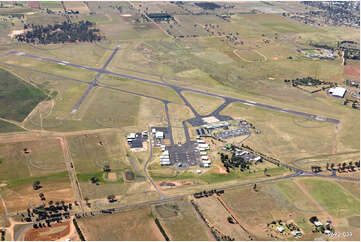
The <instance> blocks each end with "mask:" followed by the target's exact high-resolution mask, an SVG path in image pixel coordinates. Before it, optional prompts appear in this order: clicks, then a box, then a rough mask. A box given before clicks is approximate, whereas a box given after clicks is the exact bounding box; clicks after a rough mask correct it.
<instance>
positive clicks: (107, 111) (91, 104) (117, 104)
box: [75, 88, 141, 128]
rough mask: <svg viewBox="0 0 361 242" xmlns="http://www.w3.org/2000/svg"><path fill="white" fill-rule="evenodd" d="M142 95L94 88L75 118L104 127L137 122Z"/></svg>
mask: <svg viewBox="0 0 361 242" xmlns="http://www.w3.org/2000/svg"><path fill="white" fill-rule="evenodd" d="M140 99H141V97H139V96H135V95H129V94H124V93H121V92H117V91H113V90H107V89H102V88H101V89H94V90H93V91H92V93H91V94H90V95H89V96H88V98H87V99H86V100H85V102H84V103H83V104H82V106H81V108H80V109H79V111H78V112H77V113H76V117H75V118H77V117H78V118H79V119H82V120H86V121H90V120H92V121H93V122H94V123H96V124H98V125H99V126H100V127H103V128H122V127H125V126H133V125H135V124H136V122H137V117H138V110H139V102H140Z"/></svg>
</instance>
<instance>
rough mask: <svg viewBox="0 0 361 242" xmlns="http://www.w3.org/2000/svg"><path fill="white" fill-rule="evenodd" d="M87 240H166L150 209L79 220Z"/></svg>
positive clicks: (145, 208)
mask: <svg viewBox="0 0 361 242" xmlns="http://www.w3.org/2000/svg"><path fill="white" fill-rule="evenodd" d="M78 224H79V226H80V228H81V230H82V232H83V233H84V235H85V238H86V240H93V241H96V240H103V241H106V240H110V241H115V240H128V241H139V240H152V241H153V240H164V238H163V236H162V234H161V233H160V231H159V229H158V228H157V225H156V224H155V222H154V219H153V217H152V214H151V209H150V208H149V207H143V208H138V209H135V210H131V211H126V212H122V213H119V214H113V215H107V216H100V217H87V218H82V219H79V220H78Z"/></svg>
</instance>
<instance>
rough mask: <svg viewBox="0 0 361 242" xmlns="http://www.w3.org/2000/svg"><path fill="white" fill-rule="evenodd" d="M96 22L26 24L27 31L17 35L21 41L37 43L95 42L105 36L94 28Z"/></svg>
mask: <svg viewBox="0 0 361 242" xmlns="http://www.w3.org/2000/svg"><path fill="white" fill-rule="evenodd" d="M94 26H95V23H92V22H89V21H80V22H78V23H67V22H66V21H64V22H63V23H61V24H54V25H50V24H48V25H47V26H44V25H34V24H24V30H26V31H25V33H23V34H19V35H16V37H15V38H16V39H17V40H18V41H20V42H26V43H35V44H51V43H53V44H56V43H65V42H76V41H80V42H93V41H100V40H101V39H103V38H104V37H102V36H101V35H100V34H99V29H96V28H94Z"/></svg>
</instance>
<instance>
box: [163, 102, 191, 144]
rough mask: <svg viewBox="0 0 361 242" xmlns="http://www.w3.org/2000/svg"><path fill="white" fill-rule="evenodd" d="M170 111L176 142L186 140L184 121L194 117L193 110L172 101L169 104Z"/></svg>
mask: <svg viewBox="0 0 361 242" xmlns="http://www.w3.org/2000/svg"><path fill="white" fill-rule="evenodd" d="M168 112H169V118H170V122H171V125H172V132H173V138H174V143H178V142H181V143H184V142H185V141H186V137H185V134H184V128H183V124H182V122H183V121H184V120H186V119H190V118H193V117H194V115H193V113H192V111H191V110H190V109H189V108H188V107H187V106H185V105H180V104H173V103H171V104H168Z"/></svg>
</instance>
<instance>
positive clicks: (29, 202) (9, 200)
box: [1, 171, 74, 213]
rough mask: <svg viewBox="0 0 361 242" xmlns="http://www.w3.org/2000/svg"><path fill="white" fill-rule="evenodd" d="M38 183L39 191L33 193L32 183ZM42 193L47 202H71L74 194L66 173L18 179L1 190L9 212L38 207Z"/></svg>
mask: <svg viewBox="0 0 361 242" xmlns="http://www.w3.org/2000/svg"><path fill="white" fill-rule="evenodd" d="M35 181H40V184H41V186H42V188H41V190H39V191H34V189H33V185H32V184H33V183H34V182H35ZM40 192H41V193H44V195H45V197H46V199H47V200H49V201H50V200H52V201H65V202H72V201H73V200H74V193H73V189H72V186H71V184H70V180H69V176H68V173H67V172H66V171H64V172H58V173H53V174H49V175H46V176H38V177H27V178H23V179H18V180H16V181H15V182H13V183H11V184H9V185H8V186H6V187H3V188H2V189H1V195H2V197H3V199H4V200H5V203H6V207H7V208H8V210H9V212H11V213H12V212H15V211H19V210H25V209H27V208H28V207H29V206H39V205H41V204H43V201H41V200H40V198H39V193H40Z"/></svg>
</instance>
